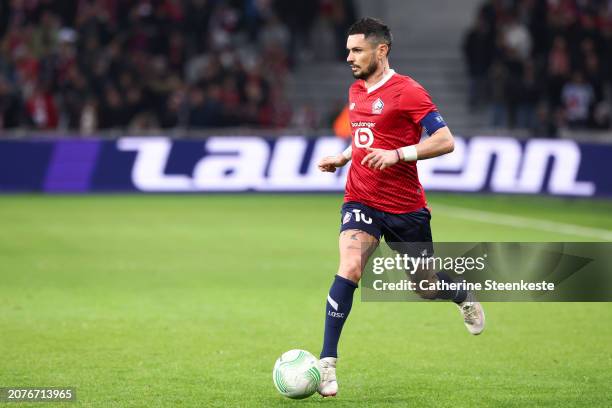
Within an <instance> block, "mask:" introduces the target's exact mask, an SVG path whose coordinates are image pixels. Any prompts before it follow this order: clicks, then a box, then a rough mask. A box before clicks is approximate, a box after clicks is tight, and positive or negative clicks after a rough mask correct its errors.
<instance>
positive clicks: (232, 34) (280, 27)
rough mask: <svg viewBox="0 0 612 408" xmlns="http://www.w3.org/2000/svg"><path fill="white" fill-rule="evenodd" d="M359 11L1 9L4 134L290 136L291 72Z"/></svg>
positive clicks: (192, 1) (282, 1)
mask: <svg viewBox="0 0 612 408" xmlns="http://www.w3.org/2000/svg"><path fill="white" fill-rule="evenodd" d="M321 19H325V20H326V21H327V22H328V23H329V26H330V27H333V30H334V32H335V35H336V42H335V44H332V45H331V47H332V48H335V50H334V53H335V54H336V55H337V56H338V57H340V58H343V56H344V40H345V32H346V29H347V27H348V25H349V24H350V23H351V22H352V20H353V19H354V10H353V5H352V1H351V0H291V1H289V0H0V129H11V128H28V129H41V130H55V129H57V130H76V131H79V132H81V133H91V132H94V131H96V130H100V129H102V130H105V129H122V130H128V131H139V132H142V131H149V130H159V129H172V128H184V129H198V128H206V127H223V126H250V127H266V128H282V127H285V126H288V125H290V124H291V121H292V120H293V118H295V117H299V116H300V115H299V112H298V114H296V113H295V112H293V111H292V108H291V106H290V105H289V103H288V102H287V100H286V97H285V83H286V79H287V74H288V72H289V71H290V70H291V69H292V67H293V66H294V65H295V64H299V63H304V62H305V61H306V62H307V60H308V59H309V58H312V57H311V52H310V50H311V49H312V48H313V47H312V44H310V31H311V30H312V27H313V25H314V24H315V23H316V22H317V21H319V20H321Z"/></svg>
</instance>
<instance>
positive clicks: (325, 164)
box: [319, 146, 353, 173]
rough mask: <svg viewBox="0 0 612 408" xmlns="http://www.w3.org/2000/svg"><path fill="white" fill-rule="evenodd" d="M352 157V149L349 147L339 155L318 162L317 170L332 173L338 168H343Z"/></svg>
mask: <svg viewBox="0 0 612 408" xmlns="http://www.w3.org/2000/svg"><path fill="white" fill-rule="evenodd" d="M352 155H353V149H352V147H351V146H349V147H347V148H346V149H345V150H344V151H343V152H342V153H340V154H337V155H335V156H327V157H324V158H322V159H321V161H319V170H321V171H322V172H328V173H333V172H335V171H336V169H337V168H338V167H343V166H345V165H346V163H348V162H349V161H350V160H351V157H352Z"/></svg>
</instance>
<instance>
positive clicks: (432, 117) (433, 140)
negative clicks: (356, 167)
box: [361, 111, 455, 170]
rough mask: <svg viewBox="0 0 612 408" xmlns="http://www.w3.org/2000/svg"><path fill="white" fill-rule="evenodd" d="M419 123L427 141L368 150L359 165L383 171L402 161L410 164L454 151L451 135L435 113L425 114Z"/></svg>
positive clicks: (440, 117)
mask: <svg viewBox="0 0 612 408" xmlns="http://www.w3.org/2000/svg"><path fill="white" fill-rule="evenodd" d="M420 123H421V125H422V126H423V127H424V128H425V131H426V132H427V133H428V134H429V135H430V136H429V137H428V138H427V139H425V140H423V141H422V142H420V143H417V144H415V145H410V146H403V147H400V148H399V149H395V150H385V149H371V148H368V152H369V153H368V154H367V155H366V156H365V157H364V158H363V160H362V161H361V164H363V165H366V166H368V167H370V168H371V169H376V170H384V169H386V168H388V167H391V166H393V165H394V164H397V163H399V162H400V161H402V160H403V161H407V162H411V161H417V160H424V159H431V158H433V157H438V156H442V155H444V154H447V153H450V152H452V151H453V150H454V148H455V141H454V139H453V134H452V133H451V131H450V129H449V128H448V126H446V123H445V122H444V119H442V116H440V114H439V113H438V112H437V111H432V112H430V113H429V114H427V115H426V116H425V117H424V118H423V120H421V122H420Z"/></svg>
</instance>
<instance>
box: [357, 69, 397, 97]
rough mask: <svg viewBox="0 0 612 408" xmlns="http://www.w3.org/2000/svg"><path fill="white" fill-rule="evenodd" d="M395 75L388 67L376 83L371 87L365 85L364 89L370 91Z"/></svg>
mask: <svg viewBox="0 0 612 408" xmlns="http://www.w3.org/2000/svg"><path fill="white" fill-rule="evenodd" d="M393 75H395V71H394V70H392V69H390V70H389V71H388V72H387V73H386V74H385V75H384V76H383V77H382V78H381V79H380V81H378V82H377V83H375V84H374V85H372V86H371V87H369V88H368V87H367V86H366V90H367V91H368V93H372V92H374V91H375V90H377V89H378V88H380V87H381V86H383V85H384V84H386V83H387V81H388V80H390V79H391V77H392V76H393ZM364 86H365V81H364Z"/></svg>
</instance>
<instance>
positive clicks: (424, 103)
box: [400, 83, 438, 124]
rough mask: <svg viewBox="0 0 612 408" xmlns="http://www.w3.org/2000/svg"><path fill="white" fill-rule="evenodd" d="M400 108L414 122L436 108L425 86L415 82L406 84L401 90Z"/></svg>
mask: <svg viewBox="0 0 612 408" xmlns="http://www.w3.org/2000/svg"><path fill="white" fill-rule="evenodd" d="M400 109H401V110H402V111H403V112H404V113H405V114H406V115H407V116H408V118H409V119H410V120H411V121H412V122H413V123H416V124H419V123H420V122H421V120H422V119H423V118H424V117H425V116H426V115H427V114H428V113H429V112H432V111H436V110H438V108H437V106H436V105H435V104H434V103H433V102H432V101H431V97H430V96H429V94H428V93H427V91H426V90H425V88H423V87H422V86H421V85H419V84H417V83H411V84H408V85H407V86H406V87H404V89H403V90H402V96H401V98H400Z"/></svg>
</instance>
